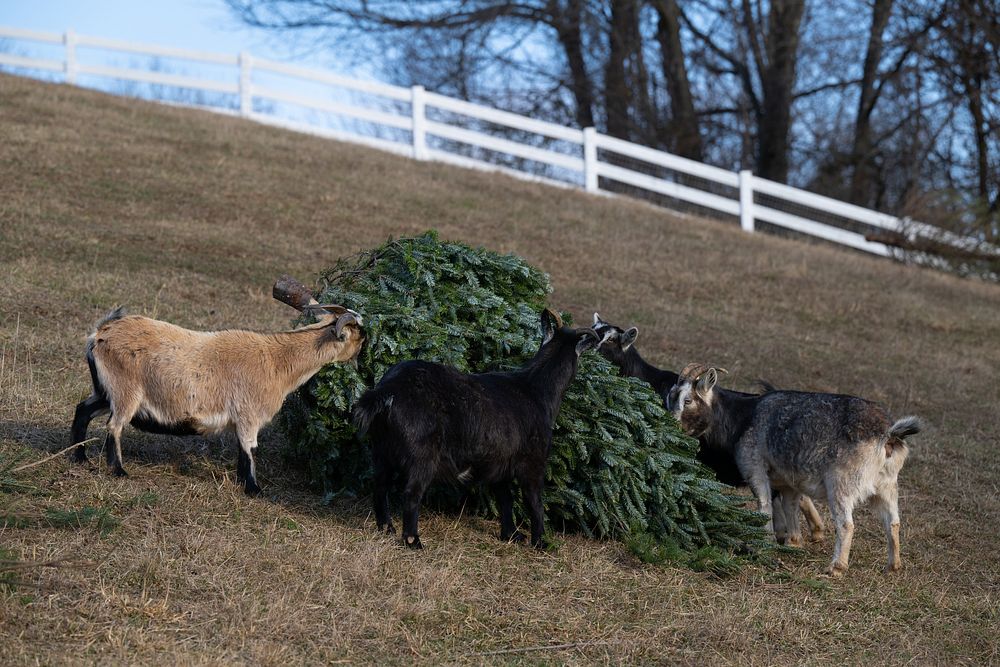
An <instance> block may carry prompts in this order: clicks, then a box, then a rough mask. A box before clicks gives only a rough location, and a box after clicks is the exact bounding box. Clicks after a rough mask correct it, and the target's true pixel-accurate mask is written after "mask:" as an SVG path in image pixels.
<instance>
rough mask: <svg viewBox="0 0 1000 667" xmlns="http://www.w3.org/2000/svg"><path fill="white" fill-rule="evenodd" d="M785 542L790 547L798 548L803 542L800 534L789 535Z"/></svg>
mask: <svg viewBox="0 0 1000 667" xmlns="http://www.w3.org/2000/svg"><path fill="white" fill-rule="evenodd" d="M785 544H787V545H788V546H790V547H798V548H799V549H801V548H802V546H803V544H804V543H803V542H802V536H801V535H790V536H789V537H788V539H787V540H786V541H785Z"/></svg>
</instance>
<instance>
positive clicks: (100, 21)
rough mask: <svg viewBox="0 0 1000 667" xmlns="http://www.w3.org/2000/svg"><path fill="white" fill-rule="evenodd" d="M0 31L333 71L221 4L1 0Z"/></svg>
mask: <svg viewBox="0 0 1000 667" xmlns="http://www.w3.org/2000/svg"><path fill="white" fill-rule="evenodd" d="M0 26H6V27H10V28H23V29H27V30H40V31H45V32H58V33H61V32H63V31H65V30H66V29H67V28H72V29H74V30H75V31H76V32H78V33H81V34H86V35H91V36H94V37H107V38H111V39H123V40H130V41H135V42H145V43H149V44H157V45H162V46H172V47H177V48H186V49H196V50H201V51H214V52H220V53H236V52H239V51H241V50H246V51H250V52H251V53H253V54H254V55H257V56H262V57H265V58H272V59H275V60H283V61H289V60H294V61H295V62H297V63H301V64H307V65H316V66H325V67H331V68H332V69H337V70H341V71H343V69H344V68H343V67H341V66H338V65H337V63H335V62H333V60H334V59H333V58H332V57H331V56H330V54H329V52H327V53H315V52H310V51H307V50H305V49H299V50H293V49H291V48H290V47H288V46H287V45H285V44H282V43H281V42H280V41H279V40H277V39H275V38H273V37H268V36H267V35H266V34H264V33H263V32H262V31H255V30H251V29H249V28H247V27H244V26H243V25H242V24H240V23H239V22H238V21H236V20H235V19H234V18H232V17H231V16H230V14H229V11H228V9H227V8H226V6H225V4H224V3H223V2H222V0H170V1H167V0H77V1H75V2H74V1H73V0H0Z"/></svg>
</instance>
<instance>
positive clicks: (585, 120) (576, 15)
mask: <svg viewBox="0 0 1000 667" xmlns="http://www.w3.org/2000/svg"><path fill="white" fill-rule="evenodd" d="M554 27H555V29H556V34H557V35H558V38H559V44H560V45H561V46H562V49H563V53H564V54H565V55H566V63H567V66H568V67H569V75H570V90H572V92H573V98H574V100H575V102H576V114H575V115H576V122H577V125H579V126H580V127H581V128H583V127H593V126H594V94H593V90H594V89H593V85H592V83H591V81H590V77H589V76H587V64H586V62H585V61H584V58H583V2H582V0H569V2H568V3H567V6H566V11H565V12H563V13H561V14H560V16H559V17H558V18H557V20H556V25H555V26H554Z"/></svg>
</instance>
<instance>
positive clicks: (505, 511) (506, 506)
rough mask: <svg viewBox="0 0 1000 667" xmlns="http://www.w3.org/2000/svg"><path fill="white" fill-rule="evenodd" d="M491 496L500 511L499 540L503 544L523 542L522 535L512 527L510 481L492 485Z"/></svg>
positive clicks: (512, 510) (512, 505)
mask: <svg viewBox="0 0 1000 667" xmlns="http://www.w3.org/2000/svg"><path fill="white" fill-rule="evenodd" d="M493 495H494V496H496V499H497V507H498V508H499V509H500V539H501V540H503V541H504V542H524V540H525V539H527V538H525V536H524V533H522V532H521V531H519V530H517V528H516V527H515V526H514V494H513V492H512V491H511V488H510V481H509V480H507V481H503V482H497V483H496V484H494V485H493Z"/></svg>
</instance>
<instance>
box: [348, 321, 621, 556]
mask: <svg viewBox="0 0 1000 667" xmlns="http://www.w3.org/2000/svg"><path fill="white" fill-rule="evenodd" d="M541 319H542V331H543V333H544V338H543V341H542V345H541V347H540V348H539V350H538V352H537V353H536V354H535V356H534V357H533V358H532V359H531V360H530V361H529V362H527V363H526V364H524V365H523V366H522V367H521V368H519V369H517V370H514V371H507V372H493V373H478V374H467V373H461V372H459V371H457V370H455V369H454V368H452V367H450V366H444V365H442V364H438V363H431V362H427V361H404V362H402V363H399V364H396V365H395V366H393V367H392V368H390V369H389V370H388V371H386V373H385V375H384V376H383V377H382V379H381V380H380V381H379V383H378V384H377V385H376V386H375V387H374V388H372V389H370V390H368V391H367V392H365V394H364V395H363V396H362V397H361V399H360V400H359V401H358V403H357V405H356V406H355V408H354V423H355V425H356V426H357V428H358V433H359V435H360V437H364V436H365V435H366V434H367V435H368V436H369V437H370V439H371V443H372V464H373V468H374V474H375V480H374V482H375V484H374V504H375V520H376V523H377V524H378V528H379V530H383V529H385V530H386V531H387V532H389V533H395V529H394V528H393V525H392V521H391V519H390V517H389V509H388V497H387V496H388V488H389V485H390V483H391V482H392V480H393V478H394V477H395V476H396V475H399V476H400V477H401V478H402V483H403V541H404V542H405V544H406V545H407V546H409V547H411V548H415V549H419V548H421V546H422V545H421V543H420V536H419V533H418V530H417V515H418V512H419V509H420V501H421V499H422V498H423V495H424V492H425V491H426V490H427V487H428V486H429V485H430V484H431V483H432V482H434V481H435V480H446V481H459V482H462V483H468V482H478V483H483V484H488V485H490V486H491V487H492V490H493V493H494V494H495V496H496V501H497V505H498V506H499V508H500V539H502V540H505V541H509V540H514V541H521V540H523V539H524V535H522V534H521V533H520V532H519V531H517V530H516V529H515V527H514V518H513V503H514V500H513V495H512V490H511V482H512V481H513V480H517V482H518V484H519V485H520V487H521V492H522V494H523V495H524V498H525V502H526V503H527V505H528V510H529V512H530V515H531V544H532V545H533V546H535V547H538V548H543V547H544V542H543V540H542V534H543V532H544V515H543V509H542V487H543V484H544V480H545V466H546V462H547V460H548V456H549V449H550V447H551V444H552V427H553V424H554V422H555V418H556V415H557V413H558V412H559V406H560V404H561V403H562V399H563V395H564V394H565V393H566V389H567V388H568V387H569V383H570V381H572V379H573V377H574V376H575V375H576V368H577V361H578V359H579V357H580V355H581V354H582V353H583V352H586V351H587V350H592V349H594V348H596V347H597V346H598V345H600V343H601V339H600V337H599V336H598V335H597V333H596V332H594V330H593V329H589V328H584V329H571V328H569V327H564V326H562V320H561V318H560V317H559V316H558V315H557V314H556V313H554V312H553V311H550V310H545V311H544V312H543V313H542V318H541Z"/></svg>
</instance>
